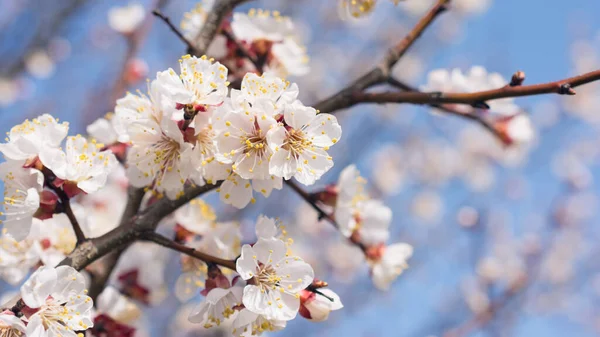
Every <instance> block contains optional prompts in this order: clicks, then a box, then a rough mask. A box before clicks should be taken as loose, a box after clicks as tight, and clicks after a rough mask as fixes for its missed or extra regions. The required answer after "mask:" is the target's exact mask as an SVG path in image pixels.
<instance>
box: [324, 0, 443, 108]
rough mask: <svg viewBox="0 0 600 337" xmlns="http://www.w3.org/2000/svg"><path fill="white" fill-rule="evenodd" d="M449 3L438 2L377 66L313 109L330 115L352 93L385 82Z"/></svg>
mask: <svg viewBox="0 0 600 337" xmlns="http://www.w3.org/2000/svg"><path fill="white" fill-rule="evenodd" d="M449 3H450V0H438V1H437V2H436V4H435V5H434V6H433V7H431V9H430V10H429V11H428V12H427V13H426V14H425V15H424V16H423V17H422V18H421V19H420V20H419V22H417V24H416V25H415V26H414V27H413V29H412V30H411V31H410V32H409V33H408V34H407V35H406V36H405V37H404V39H402V41H400V43H398V44H397V45H395V46H393V47H392V48H390V49H389V50H388V52H387V55H386V57H385V58H384V59H383V62H382V63H381V64H380V65H379V66H377V67H375V68H373V69H372V70H370V71H369V72H367V73H366V74H364V75H363V76H361V77H360V78H359V79H357V80H356V81H354V82H353V83H352V84H350V85H349V86H347V87H346V88H344V89H342V90H341V91H339V92H338V93H336V94H335V95H333V96H331V97H329V98H327V99H325V100H323V101H321V102H319V103H317V104H315V105H314V107H315V109H317V110H319V111H321V112H327V113H331V112H334V111H336V110H339V109H343V108H346V107H348V105H347V104H346V102H347V101H348V98H349V97H350V96H352V93H354V92H361V91H363V90H365V89H367V88H369V87H371V86H373V85H375V84H379V83H382V82H385V81H386V80H387V78H388V77H389V73H390V69H391V68H392V67H393V66H394V65H395V64H396V62H398V60H399V59H400V58H401V57H402V56H404V54H406V52H407V51H408V49H409V48H410V47H411V46H412V45H413V44H414V43H415V41H416V40H417V39H418V38H419V37H420V36H421V34H423V32H424V31H425V30H426V29H427V28H428V27H429V26H430V25H431V23H433V21H434V20H435V19H436V18H437V17H438V16H439V15H440V14H441V13H443V12H444V11H445V9H446V8H447V6H448V4H449Z"/></svg>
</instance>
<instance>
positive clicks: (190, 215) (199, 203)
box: [175, 199, 217, 235]
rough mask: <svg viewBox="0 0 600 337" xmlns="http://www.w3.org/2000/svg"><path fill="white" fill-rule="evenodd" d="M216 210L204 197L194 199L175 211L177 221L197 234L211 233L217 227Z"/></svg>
mask: <svg viewBox="0 0 600 337" xmlns="http://www.w3.org/2000/svg"><path fill="white" fill-rule="evenodd" d="M216 219H217V216H216V214H215V210H214V209H213V208H212V207H211V206H210V205H209V204H207V203H206V202H205V201H204V200H202V199H193V200H192V201H190V202H189V203H187V204H186V205H184V206H183V207H180V208H179V209H178V210H177V211H175V222H176V223H177V224H178V225H179V226H181V227H183V228H185V229H186V230H188V231H190V232H192V233H194V234H196V235H204V234H209V233H210V232H211V231H212V230H214V229H215V228H216V222H215V220H216Z"/></svg>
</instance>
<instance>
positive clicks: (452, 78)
mask: <svg viewBox="0 0 600 337" xmlns="http://www.w3.org/2000/svg"><path fill="white" fill-rule="evenodd" d="M507 84H508V82H507V81H506V80H505V79H504V78H503V77H502V75H500V74H499V73H488V71H487V70H486V69H485V68H484V67H482V66H473V67H471V69H469V71H468V72H467V73H466V74H464V73H463V72H462V71H461V70H460V69H452V70H451V71H448V70H446V69H436V70H432V71H431V72H430V73H429V74H428V76H427V83H426V84H425V85H422V86H421V90H423V91H434V92H435V91H441V92H475V91H485V90H491V89H498V88H502V87H503V86H505V85H507ZM487 103H488V104H489V106H490V111H491V112H494V113H498V114H502V115H505V116H513V115H516V114H517V113H519V112H520V108H519V106H517V105H516V104H515V103H514V99H513V98H503V99H498V100H492V101H489V102H487ZM456 108H457V109H459V110H461V111H464V112H468V111H470V110H471V109H472V108H471V107H470V106H469V105H464V104H462V105H461V104H456Z"/></svg>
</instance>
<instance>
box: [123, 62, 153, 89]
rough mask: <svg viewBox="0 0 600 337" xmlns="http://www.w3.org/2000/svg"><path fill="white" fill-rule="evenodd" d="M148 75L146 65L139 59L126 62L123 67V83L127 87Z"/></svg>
mask: <svg viewBox="0 0 600 337" xmlns="http://www.w3.org/2000/svg"><path fill="white" fill-rule="evenodd" d="M147 75H148V63H146V61H145V60H144V59H141V58H137V57H136V58H133V59H130V60H128V61H127V64H126V65H125V74H123V76H124V78H125V81H126V82H127V84H129V85H133V84H136V83H137V82H139V81H141V80H143V79H144V78H145V77H146V76H147Z"/></svg>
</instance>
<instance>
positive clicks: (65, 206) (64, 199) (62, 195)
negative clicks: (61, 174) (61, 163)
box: [42, 167, 86, 246]
mask: <svg viewBox="0 0 600 337" xmlns="http://www.w3.org/2000/svg"><path fill="white" fill-rule="evenodd" d="M42 172H43V174H44V180H45V181H46V186H47V187H48V188H49V189H51V190H52V191H53V192H54V193H56V195H57V196H58V198H59V199H60V205H61V206H62V212H64V213H65V214H66V215H67V218H69V222H71V226H72V227H73V232H75V237H76V238H77V246H79V245H81V244H82V243H84V242H85V241H86V238H85V234H84V233H83V230H82V229H81V226H80V225H79V221H77V217H75V213H73V209H71V198H69V196H68V195H67V193H66V192H65V191H64V190H63V189H62V188H61V187H56V185H54V180H55V179H56V176H55V175H54V173H53V172H52V171H50V170H49V169H47V168H45V167H44V168H43V169H42Z"/></svg>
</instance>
